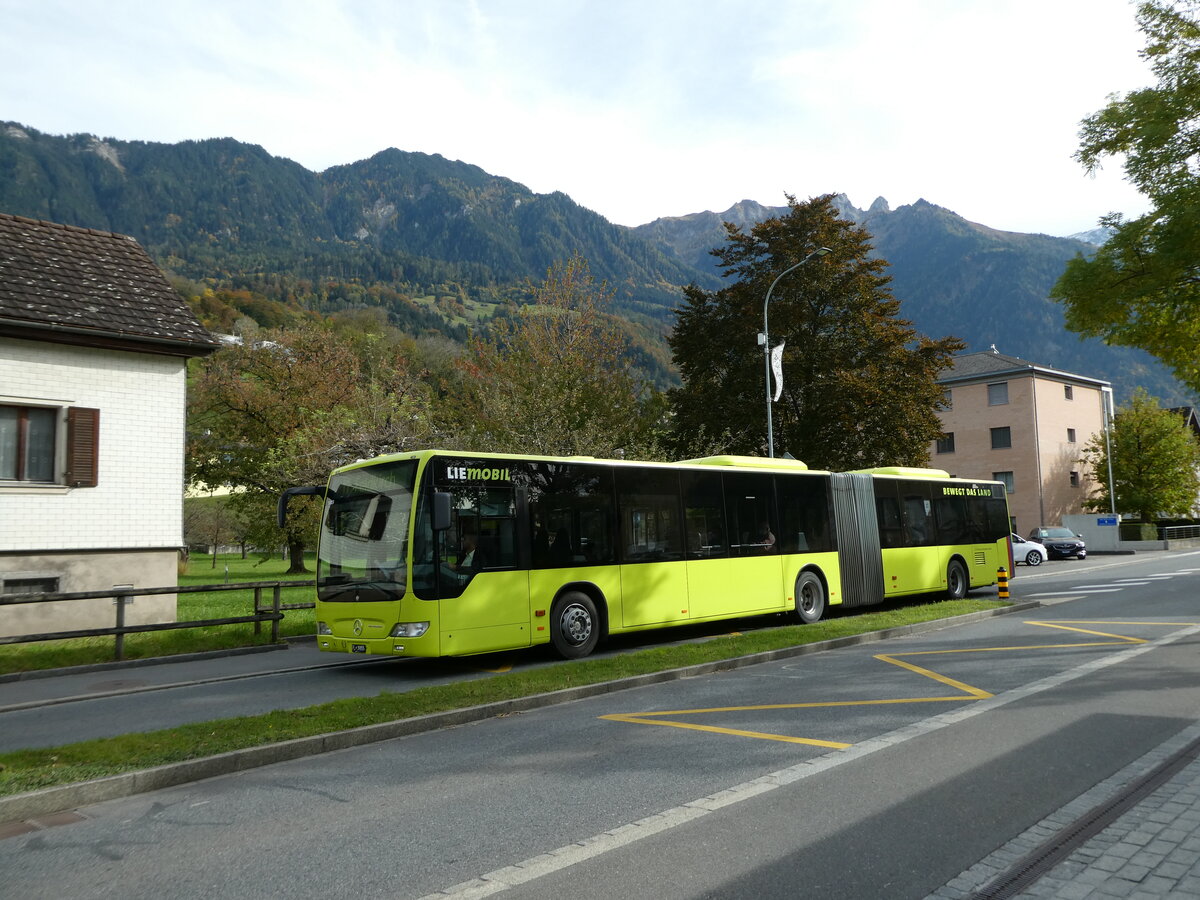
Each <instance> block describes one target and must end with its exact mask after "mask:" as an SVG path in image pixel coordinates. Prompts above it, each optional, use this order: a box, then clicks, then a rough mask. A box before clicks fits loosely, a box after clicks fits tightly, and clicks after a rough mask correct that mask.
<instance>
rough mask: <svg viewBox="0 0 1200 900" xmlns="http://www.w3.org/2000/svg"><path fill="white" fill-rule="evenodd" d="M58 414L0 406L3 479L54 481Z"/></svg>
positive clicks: (54, 411) (42, 408) (0, 460)
mask: <svg viewBox="0 0 1200 900" xmlns="http://www.w3.org/2000/svg"><path fill="white" fill-rule="evenodd" d="M57 435H58V410H57V409H47V408H45V407H39V406H0V479H3V480H5V481H40V482H53V481H54V455H55V453H54V451H55V449H56V448H57V446H58V445H57Z"/></svg>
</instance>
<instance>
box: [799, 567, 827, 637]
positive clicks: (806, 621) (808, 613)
mask: <svg viewBox="0 0 1200 900" xmlns="http://www.w3.org/2000/svg"><path fill="white" fill-rule="evenodd" d="M823 615H825V585H823V584H822V583H821V579H820V578H818V577H817V576H816V575H815V574H814V573H812V572H801V573H800V577H799V578H797V579H796V619H797V621H799V622H800V623H801V624H803V625H811V624H812V623H813V622H817V621H820V619H821V616H823Z"/></svg>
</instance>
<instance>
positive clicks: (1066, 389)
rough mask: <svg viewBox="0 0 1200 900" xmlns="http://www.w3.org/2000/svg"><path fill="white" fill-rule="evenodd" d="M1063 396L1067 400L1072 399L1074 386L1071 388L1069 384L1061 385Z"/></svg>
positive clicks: (1073, 397)
mask: <svg viewBox="0 0 1200 900" xmlns="http://www.w3.org/2000/svg"><path fill="white" fill-rule="evenodd" d="M1063 397H1065V398H1066V399H1067V400H1074V399H1075V388H1073V387H1072V386H1071V385H1069V384H1064V385H1063Z"/></svg>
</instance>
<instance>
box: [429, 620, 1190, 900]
mask: <svg viewBox="0 0 1200 900" xmlns="http://www.w3.org/2000/svg"><path fill="white" fill-rule="evenodd" d="M1193 634H1200V625H1193V626H1191V627H1189V628H1183V629H1180V630H1179V631H1176V632H1173V633H1172V634H1169V635H1167V636H1166V637H1162V638H1159V639H1158V640H1156V641H1148V642H1147V643H1145V644H1139V645H1137V646H1136V647H1131V648H1129V649H1128V650H1119V651H1117V652H1116V653H1112V654H1109V655H1108V656H1103V657H1100V658H1099V659H1094V660H1091V661H1090V662H1086V663H1084V664H1083V665H1080V666H1076V667H1075V668H1073V669H1067V670H1066V671H1065V672H1060V673H1058V674H1057V675H1051V676H1050V677H1048V678H1043V679H1041V680H1040V681H1035V682H1033V683H1031V684H1027V685H1025V686H1024V687H1019V688H1016V689H1014V690H1011V691H1007V692H1005V693H1003V694H999V695H997V696H995V697H992V698H990V699H988V700H979V701H977V702H975V703H970V704H968V705H965V706H963V707H960V708H959V709H956V710H954V711H952V712H948V713H942V714H941V715H937V716H931V717H930V718H928V719H924V720H922V721H919V722H914V723H913V724H911V725H905V726H904V727H903V728H897V729H896V730H895V731H890V732H888V733H887V734H884V735H880V736H879V737H876V738H871V739H870V740H866V741H863V742H861V743H858V744H854V745H853V746H852V747H849V748H848V749H846V750H834V751H832V752H830V753H826V754H824V755H822V756H818V757H816V758H815V759H809V760H805V761H804V762H801V763H797V764H796V765H794V766H789V767H788V768H786V769H780V770H779V771H777V772H771V773H770V774H767V775H763V776H762V777H761V778H755V779H753V780H751V781H745V782H742V783H741V784H737V785H734V786H733V787H730V788H727V789H726V790H723V791H720V792H718V793H716V794H710V795H709V796H707V797H701V798H700V799H698V800H693V801H691V802H690V803H685V804H683V805H682V806H676V807H674V808H672V809H667V810H664V811H663V812H661V813H657V814H656V815H652V816H647V817H646V818H644V819H639V820H638V821H636V822H631V823H629V824H628V825H621V826H619V827H617V828H614V829H612V830H610V831H605V832H602V833H600V834H597V835H594V836H593V837H590V838H584V839H583V840H581V841H577V842H575V843H573V844H567V845H566V846H563V847H559V848H558V849H556V850H551V851H549V852H548V853H543V854H541V855H539V856H533V857H530V858H529V859H526V860H522V861H521V862H519V863H515V864H513V865H511V866H505V867H504V868H502V869H493V870H492V871H491V872H486V873H484V874H483V875H480V876H479V877H478V878H473V879H471V880H470V881H464V882H461V883H459V884H456V885H452V886H450V887H448V888H443V889H442V890H440V891H435V892H434V893H432V894H426V895H425V896H424V897H422V898H421V900H438V898H444V897H454V898H459V900H473V898H476V897H489V896H491V895H492V894H498V893H500V892H501V891H506V890H508V889H509V888H514V887H518V886H520V885H522V884H528V883H529V882H531V881H534V880H536V879H538V878H542V877H543V876H546V875H552V874H554V873H555V872H560V871H562V870H563V869H567V868H570V867H571V866H573V865H575V864H576V863H581V862H584V861H585V860H589V859H594V858H595V857H597V856H602V855H603V854H605V853H608V852H610V851H612V850H616V849H619V848H620V847H624V846H626V845H628V844H632V843H635V842H636V841H640V840H643V839H644V838H648V837H653V836H654V835H656V834H661V833H662V832H664V831H669V830H670V829H672V828H675V827H677V826H679V825H683V824H686V823H687V822H691V821H693V820H695V819H699V818H701V817H703V816H706V815H708V814H709V813H711V812H714V811H715V810H718V809H721V808H723V807H726V806H731V805H733V804H734V803H741V802H742V801H743V800H749V799H750V798H752V797H757V796H759V795H760V794H765V793H767V792H769V791H773V790H776V789H777V788H781V787H784V786H786V785H789V784H794V783H795V782H797V781H801V780H803V779H805V778H810V777H812V776H813V775H818V774H820V773H822V772H827V771H829V770H830V769H833V768H836V767H838V766H841V765H844V764H846V763H849V762H854V761H856V760H859V759H862V758H863V757H865V756H869V755H870V754H872V753H875V752H876V751H879V750H886V749H887V748H889V747H894V746H896V745H897V744H902V743H904V742H905V741H909V740H912V739H913V738H915V737H921V736H923V735H926V734H930V733H932V732H934V731H940V730H941V729H943V728H948V727H949V726H951V725H957V724H958V723H959V722H964V721H966V720H967V719H970V718H973V717H975V716H978V715H982V714H983V713H985V712H991V711H992V710H994V709H997V708H999V707H1001V706H1006V705H1008V704H1009V703H1013V702H1015V701H1017V700H1023V699H1025V698H1026V697H1030V696H1032V695H1034V694H1039V693H1041V692H1042V691H1047V690H1049V689H1050V688H1054V687H1058V686H1059V685H1062V684H1066V683H1067V682H1069V681H1074V680H1075V679H1076V678H1082V677H1083V676H1084V675H1089V674H1091V673H1092V672H1096V671H1098V670H1100V669H1104V668H1107V667H1108V666H1113V665H1117V664H1118V663H1123V662H1127V661H1129V660H1131V659H1133V658H1134V657H1137V656H1141V655H1142V654H1143V653H1149V652H1150V651H1151V650H1157V649H1158V648H1159V647H1162V646H1164V645H1166V644H1170V643H1172V642H1174V641H1177V640H1179V639H1180V638H1184V637H1189V636H1191V635H1193Z"/></svg>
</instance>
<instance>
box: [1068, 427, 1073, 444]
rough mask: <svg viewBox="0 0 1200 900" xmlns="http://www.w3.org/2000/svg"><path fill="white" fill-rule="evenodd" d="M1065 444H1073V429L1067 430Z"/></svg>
mask: <svg viewBox="0 0 1200 900" xmlns="http://www.w3.org/2000/svg"><path fill="white" fill-rule="evenodd" d="M1067 443H1068V444H1073V443H1075V429H1074V428H1068V429H1067Z"/></svg>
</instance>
